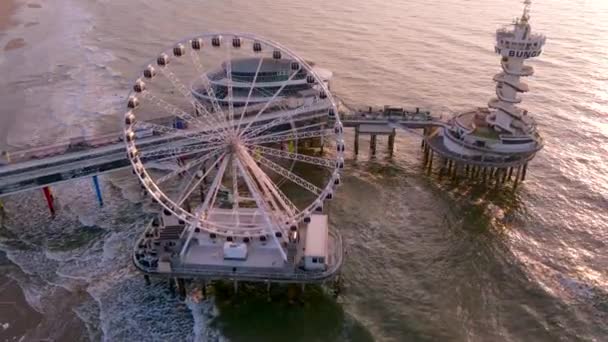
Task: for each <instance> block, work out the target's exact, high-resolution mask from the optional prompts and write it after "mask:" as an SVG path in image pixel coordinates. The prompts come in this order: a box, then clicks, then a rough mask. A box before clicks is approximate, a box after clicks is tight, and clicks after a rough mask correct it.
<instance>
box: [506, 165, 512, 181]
mask: <svg viewBox="0 0 608 342" xmlns="http://www.w3.org/2000/svg"><path fill="white" fill-rule="evenodd" d="M511 176H513V168H512V167H510V168H509V174H508V175H507V180H509V181H511Z"/></svg>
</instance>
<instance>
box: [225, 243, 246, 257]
mask: <svg viewBox="0 0 608 342" xmlns="http://www.w3.org/2000/svg"><path fill="white" fill-rule="evenodd" d="M224 259H229V260H247V244H245V243H237V242H229V241H228V242H224Z"/></svg>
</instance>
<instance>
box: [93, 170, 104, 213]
mask: <svg viewBox="0 0 608 342" xmlns="http://www.w3.org/2000/svg"><path fill="white" fill-rule="evenodd" d="M93 187H94V188H95V195H97V202H99V206H100V207H103V197H102V195H101V188H100V187H99V177H97V175H95V176H93Z"/></svg>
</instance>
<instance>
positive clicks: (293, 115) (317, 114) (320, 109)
mask: <svg viewBox="0 0 608 342" xmlns="http://www.w3.org/2000/svg"><path fill="white" fill-rule="evenodd" d="M305 110H306V111H311V112H313V113H312V114H306V115H299V114H303V112H304V111H305ZM326 110H327V108H326V107H325V106H319V105H317V107H312V108H304V107H300V108H298V109H295V110H291V111H287V112H285V113H282V115H281V116H279V117H278V118H275V119H274V120H272V121H270V122H267V123H265V124H262V125H260V126H257V127H255V128H254V129H252V130H251V131H249V132H247V133H246V134H245V135H243V136H242V137H243V139H244V140H247V139H251V138H253V137H255V136H258V135H259V134H261V133H264V132H265V131H267V130H269V129H271V128H273V127H276V126H279V125H282V124H284V123H287V122H290V121H295V122H297V121H304V120H311V119H316V118H321V117H326V116H327V112H326ZM252 122H253V121H252Z"/></svg>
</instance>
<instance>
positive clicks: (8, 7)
mask: <svg viewBox="0 0 608 342" xmlns="http://www.w3.org/2000/svg"><path fill="white" fill-rule="evenodd" d="M18 7H19V5H18V4H17V2H16V1H14V0H2V1H0V31H4V30H6V29H8V28H10V27H12V26H14V25H16V24H17V22H16V21H15V19H14V18H13V15H14V14H15V12H16V11H17V8H18Z"/></svg>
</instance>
